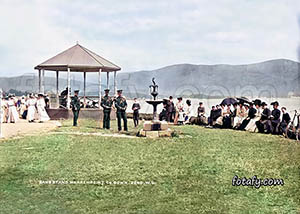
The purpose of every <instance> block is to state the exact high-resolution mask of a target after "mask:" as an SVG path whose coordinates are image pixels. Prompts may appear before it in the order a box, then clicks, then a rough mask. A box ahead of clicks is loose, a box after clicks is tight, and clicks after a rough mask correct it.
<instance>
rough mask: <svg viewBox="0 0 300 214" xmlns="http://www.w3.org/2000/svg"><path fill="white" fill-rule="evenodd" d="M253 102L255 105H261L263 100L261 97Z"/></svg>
mask: <svg viewBox="0 0 300 214" xmlns="http://www.w3.org/2000/svg"><path fill="white" fill-rule="evenodd" d="M252 102H253V104H254V105H259V106H260V105H261V100H259V99H255V100H253V101H252Z"/></svg>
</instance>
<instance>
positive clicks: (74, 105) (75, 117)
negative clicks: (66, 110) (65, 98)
mask: <svg viewBox="0 0 300 214" xmlns="http://www.w3.org/2000/svg"><path fill="white" fill-rule="evenodd" d="M78 93H79V90H75V91H74V97H72V100H71V107H72V111H73V126H77V120H78V116H79V111H80V99H79V97H78Z"/></svg>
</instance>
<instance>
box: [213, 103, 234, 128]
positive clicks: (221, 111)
mask: <svg viewBox="0 0 300 214" xmlns="http://www.w3.org/2000/svg"><path fill="white" fill-rule="evenodd" d="M220 106H221V107H220V108H219V115H220V116H219V117H218V118H217V120H216V124H215V127H218V128H223V125H224V119H225V118H226V117H229V116H230V114H229V113H228V109H227V108H225V105H224V104H221V105H220Z"/></svg>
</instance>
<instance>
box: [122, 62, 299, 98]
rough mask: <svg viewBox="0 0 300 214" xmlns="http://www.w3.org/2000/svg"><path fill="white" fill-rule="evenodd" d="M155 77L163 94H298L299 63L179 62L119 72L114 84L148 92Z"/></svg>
mask: <svg viewBox="0 0 300 214" xmlns="http://www.w3.org/2000/svg"><path fill="white" fill-rule="evenodd" d="M152 77H155V81H156V83H157V84H158V85H159V93H160V94H161V95H162V97H163V96H168V95H173V96H174V95H175V96H179V95H182V96H189V97H195V98H207V97H211V98H213V97H226V96H251V97H257V96H258V97H288V96H289V95H296V94H297V95H300V64H299V63H297V62H294V61H291V60H286V59H278V60H270V61H266V62H261V63H255V64H249V65H223V64H220V65H191V64H180V65H172V66H167V67H164V68H160V69H157V70H152V71H139V72H134V73H121V72H120V73H119V74H118V86H119V87H122V88H123V89H124V90H125V91H127V92H129V94H130V95H131V96H135V94H137V92H139V93H142V94H149V85H151V84H152V82H151V79H152Z"/></svg>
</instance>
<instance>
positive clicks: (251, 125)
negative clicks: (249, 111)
mask: <svg viewBox="0 0 300 214" xmlns="http://www.w3.org/2000/svg"><path fill="white" fill-rule="evenodd" d="M261 112H262V109H261V108H258V109H257V111H256V114H255V117H254V118H253V119H251V120H250V121H249V123H248V125H247V126H246V128H245V130H246V131H249V132H255V131H256V122H257V121H259V120H260V117H261Z"/></svg>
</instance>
